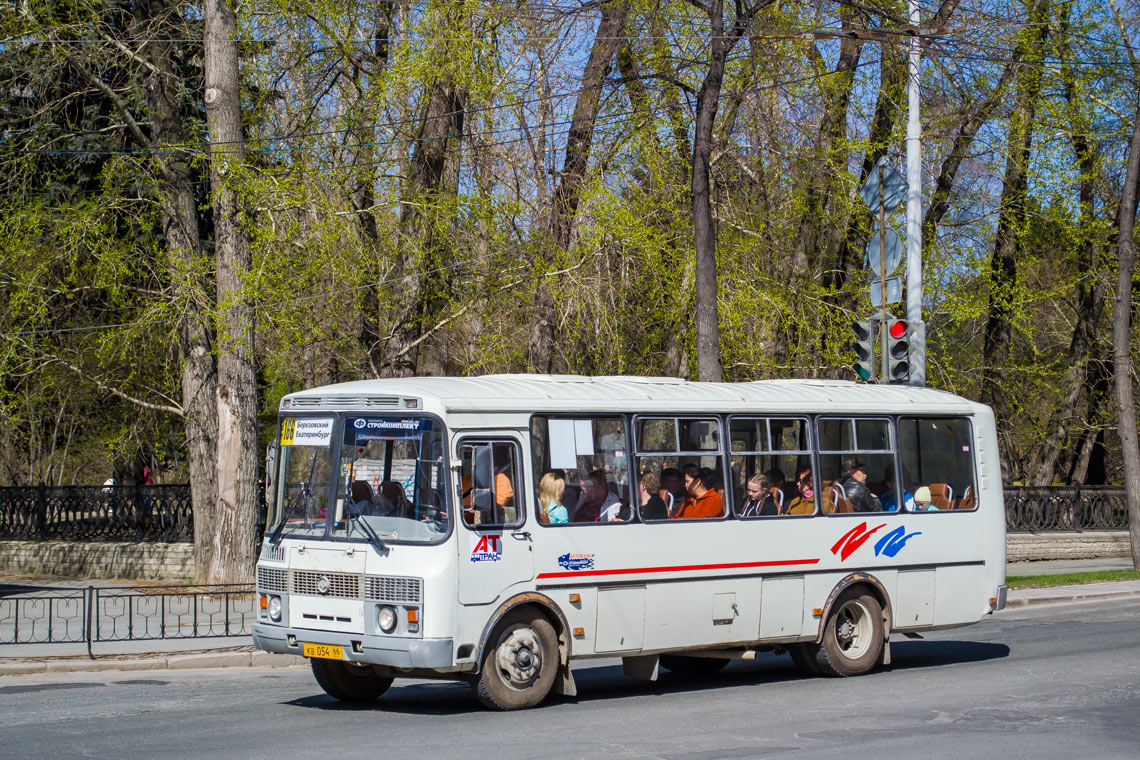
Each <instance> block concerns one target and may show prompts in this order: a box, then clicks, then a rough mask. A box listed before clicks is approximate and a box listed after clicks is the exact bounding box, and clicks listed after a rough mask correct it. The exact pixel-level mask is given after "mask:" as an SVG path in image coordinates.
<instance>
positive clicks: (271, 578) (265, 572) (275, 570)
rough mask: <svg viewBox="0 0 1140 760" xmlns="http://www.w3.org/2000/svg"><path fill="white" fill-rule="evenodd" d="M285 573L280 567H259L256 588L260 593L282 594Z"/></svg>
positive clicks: (284, 586)
mask: <svg viewBox="0 0 1140 760" xmlns="http://www.w3.org/2000/svg"><path fill="white" fill-rule="evenodd" d="M285 573H286V571H285V568H282V567H259V568H257V587H258V588H259V589H260V590H262V591H281V592H284V591H285V588H286V585H285Z"/></svg>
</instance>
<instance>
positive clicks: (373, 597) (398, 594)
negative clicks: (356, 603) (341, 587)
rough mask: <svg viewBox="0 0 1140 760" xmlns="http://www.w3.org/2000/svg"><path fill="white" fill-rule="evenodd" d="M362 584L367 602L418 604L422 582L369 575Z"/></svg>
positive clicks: (415, 579)
mask: <svg viewBox="0 0 1140 760" xmlns="http://www.w3.org/2000/svg"><path fill="white" fill-rule="evenodd" d="M364 584H365V585H364V598H365V599H367V600H369V601H374V602H398V603H402V604H407V603H414V604H418V603H419V601H420V597H421V587H422V585H423V581H421V580H420V579H419V578H391V577H387V576H380V575H369V576H368V577H367V578H365V579H364Z"/></svg>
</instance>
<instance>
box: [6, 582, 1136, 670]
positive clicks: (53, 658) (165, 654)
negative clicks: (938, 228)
mask: <svg viewBox="0 0 1140 760" xmlns="http://www.w3.org/2000/svg"><path fill="white" fill-rule="evenodd" d="M1131 567H1132V562H1131V560H1128V559H1106V560H1059V561H1043V562H1013V563H1010V564H1009V565H1008V566H1007V570H1006V575H1007V576H1015V575H1054V574H1059V573H1072V572H1090V571H1095V570H1123V569H1130V568H1131ZM89 585H96V586H99V587H101V588H104V587H116V586H133V585H138V584H137V583H136V582H134V581H91V580H82V579H69V578H54V577H44V576H38V577H37V576H25V575H21V576H16V575H5V574H0V600H2V599H3V597H4V596H5V595H12V594H16V593H21V592H24V591H33V590H46V589H51V588H76V587H86V586H89ZM1113 597H1140V581H1114V582H1108V583H1090V584H1086V585H1080V586H1056V587H1053V588H1040V589H1021V590H1016V591H1010V592H1009V596H1008V598H1007V600H1006V608H1007V609H1014V608H1019V607H1025V606H1028V605H1038V604H1056V603H1059V602H1072V601H1078V600H1094V599H1104V598H1113ZM94 655H95V659H94V660H92V659H91V658H89V657H88V656H87V647H86V645H85V644H82V643H76V644H4V645H0V677H3V676H5V675H23V674H34V673H68V672H77V671H107V670H116V671H138V670H182V669H190V668H221V667H289V666H300V665H305V658H303V657H298V656H295V655H280V654H270V653H269V652H263V651H261V650H257V649H254V647H253V645H252V643H251V642H250V639H249V637H248V636H230V637H216V638H203V639H181V640H177V639H175V640H171V639H166V640H158V641H115V642H102V643H99V644H96V645H95V647H94Z"/></svg>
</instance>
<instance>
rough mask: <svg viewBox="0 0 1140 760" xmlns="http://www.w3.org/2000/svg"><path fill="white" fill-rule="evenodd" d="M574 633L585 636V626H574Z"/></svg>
mask: <svg viewBox="0 0 1140 760" xmlns="http://www.w3.org/2000/svg"><path fill="white" fill-rule="evenodd" d="M574 635H575V636H578V637H581V636H585V635H586V629H585V628H575V629H574Z"/></svg>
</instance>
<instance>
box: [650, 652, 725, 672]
mask: <svg viewBox="0 0 1140 760" xmlns="http://www.w3.org/2000/svg"><path fill="white" fill-rule="evenodd" d="M727 664H728V660H724V659H720V658H717V657H687V656H685V655H682V654H663V655H661V667H663V668H665V669H666V670H668V671H669V672H671V673H676V674H677V675H679V676H697V677H699V676H711V675H712V674H714V673H719V672H720V671H722V670H724V666H725V665H727Z"/></svg>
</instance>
